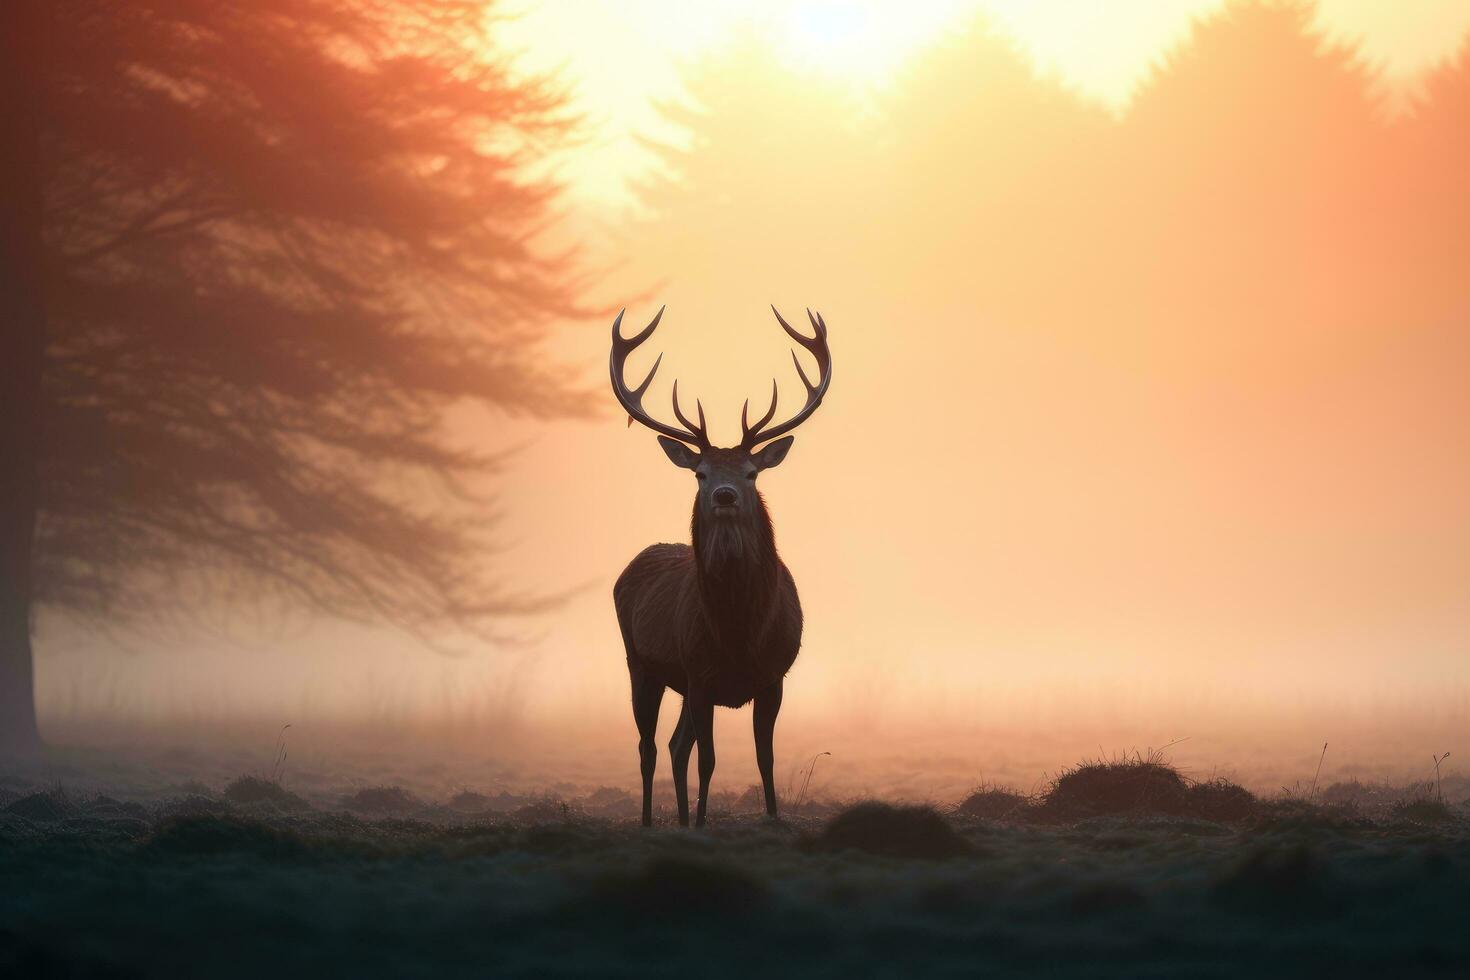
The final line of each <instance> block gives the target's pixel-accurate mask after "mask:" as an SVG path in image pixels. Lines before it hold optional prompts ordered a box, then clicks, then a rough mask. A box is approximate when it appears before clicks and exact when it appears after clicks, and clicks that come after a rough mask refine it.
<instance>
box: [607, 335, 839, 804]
mask: <svg viewBox="0 0 1470 980" xmlns="http://www.w3.org/2000/svg"><path fill="white" fill-rule="evenodd" d="M662 315H663V311H662V310H660V311H659V316H656V317H654V320H653V322H652V323H651V324H649V326H648V327H647V328H645V329H644V330H643V331H642V332H641V333H640V334H638V335H637V336H636V337H633V338H631V339H628V340H625V339H623V338H622V336H621V334H620V329H619V328H620V324H621V321H622V315H621V314H619V316H618V322H616V323H614V324H613V352H612V365H611V368H612V372H611V373H612V381H613V390H614V392H615V393H616V394H617V396H618V400H619V401H620V402H621V403H622V404H623V407H624V408H626V409H627V410H628V415H629V419H630V420H637V421H640V422H642V423H643V424H644V425H647V426H649V427H650V428H652V429H654V431H656V432H659V433H660V436H659V443H660V445H661V446H662V447H663V449H664V452H665V453H666V454H667V455H668V457H669V459H670V460H671V461H673V462H674V463H675V464H676V465H678V466H682V467H685V468H687V469H691V470H693V471H694V472H695V475H696V477H697V479H698V481H699V493H698V494H697V495H696V497H695V501H694V516H693V519H692V521H691V538H692V544H689V545H684V544H656V545H653V546H651V547H648V548H645V549H644V550H643V551H642V552H641V553H639V555H638V556H637V557H636V558H634V559H633V561H632V562H630V563H629V564H628V567H627V568H626V569H624V571H623V574H622V575H620V576H619V577H618V581H617V584H616V585H614V586H613V604H614V606H615V608H616V610H617V616H618V626H619V628H620V630H621V631H622V636H623V646H624V649H625V652H626V654H627V661H628V676H629V680H630V681H631V684H632V695H633V719H634V722H635V723H636V724H637V726H638V735H639V742H638V755H639V763H640V770H641V772H642V776H643V824H644V826H648V825H649V824H651V823H652V794H653V772H654V764H655V761H656V759H657V756H658V750H657V747H656V746H655V744H654V734H655V732H654V729H655V727H656V726H657V723H658V709H659V705H660V704H661V703H662V700H663V695H664V691H665V690H668V689H672V690H674V691H676V692H677V693H679V694H680V695H682V696H683V698H684V704H683V708H682V709H681V710H680V713H679V721H678V723H677V724H676V725H675V728H674V735H673V738H672V739H671V740H670V742H669V753H670V756H671V757H672V761H673V769H674V795H675V799H676V801H677V803H678V808H679V822H680V823H681V824H683V825H687V824H688V823H689V798H688V766H689V754H690V751H691V749H692V748H693V747H694V746H695V745H696V744H697V745H698V746H699V801H698V809H697V815H696V820H695V823H696V826H702V825H703V824H704V821H705V808H706V802H707V801H708V799H709V783H710V778H711V776H712V775H713V772H714V766H715V752H714V735H713V725H714V708H715V706H716V705H719V706H723V707H729V708H738V707H742V706H744V705H746V704H749V703H750V702H752V701H754V702H755V707H754V732H755V746H756V764H757V767H758V768H759V769H760V773H761V782H762V784H763V787H764V789H765V798H766V812H767V813H768V814H769V815H770V816H773V817H774V816H775V815H776V792H775V786H774V778H773V775H774V774H773V769H774V750H773V744H772V743H773V739H774V733H775V726H776V716H777V715H778V714H779V712H780V710H781V697H782V689H783V688H782V686H783V681H784V678H785V676H786V673H787V671H789V670H790V669H791V665H792V664H793V663H795V662H796V655H797V652H798V650H799V649H800V647H801V628H802V616H801V602H800V600H799V599H798V597H797V594H796V583H795V581H794V580H793V578H792V576H791V573H790V572H789V571H788V570H787V568H786V566H785V565H784V564H783V563H782V561H781V559H780V557H779V555H778V554H777V553H776V540H775V534H774V531H773V529H772V526H771V520H770V515H769V513H768V512H767V511H766V507H765V501H764V500H763V499H762V498H761V495H760V493H759V492H758V491H757V490H756V488H755V479H756V476H757V475H758V474H759V473H760V472H761V471H762V470H765V469H770V468H771V467H774V466H776V465H778V464H779V463H780V462H781V461H782V460H783V459H784V458H785V456H786V453H787V451H788V450H789V449H790V448H791V443H792V437H791V436H786V437H785V438H777V437H778V436H781V435H782V434H783V433H785V432H789V431H790V430H791V429H793V428H795V427H796V426H797V425H798V424H800V423H801V422H802V421H803V420H805V419H806V418H807V417H808V416H810V415H811V413H812V412H813V411H815V410H816V407H817V406H818V405H819V404H821V399H822V396H823V395H824V394H825V393H826V390H827V385H828V384H829V383H830V381H831V377H832V374H831V355H830V353H829V352H828V350H827V344H826V333H827V330H826V324H825V323H823V322H822V321H821V319H820V317H815V316H813V317H812V318H811V319H812V326H813V328H814V329H815V330H816V332H817V335H816V337H815V338H807V337H805V336H803V335H801V334H799V333H797V332H796V331H794V330H792V329H791V327H790V326H789V325H788V324H787V323H786V321H785V320H780V317H781V315H780V314H779V313H777V314H776V317H777V319H778V320H780V322H781V326H782V327H783V328H784V329H785V330H786V332H787V333H788V334H790V335H791V336H792V337H793V338H795V339H796V340H797V341H798V342H799V343H801V344H802V345H803V346H805V347H806V348H807V350H809V351H811V352H812V354H813V355H814V356H815V357H816V359H817V364H818V367H819V368H820V369H821V375H820V382H819V384H817V385H813V384H812V383H811V382H810V381H808V380H807V377H806V373H805V372H804V371H802V369H801V364H800V361H797V372H798V373H799V374H800V375H801V378H802V381H803V383H805V384H806V387H807V405H806V407H805V408H804V409H803V410H802V411H801V412H798V413H797V415H796V416H795V417H794V418H792V419H791V420H789V421H787V422H785V423H782V424H781V425H779V426H776V427H774V428H772V429H766V428H764V427H765V425H766V423H768V422H770V420H771V418H772V416H773V415H774V414H775V410H776V393H775V391H774V387H773V391H772V397H771V408H770V410H769V411H768V412H767V413H766V415H765V417H764V418H762V419H761V420H760V421H758V422H757V423H756V424H755V426H753V427H752V426H750V425H749V424H748V418H747V414H746V412H745V411H742V413H741V428H742V430H743V431H744V436H743V438H742V440H741V444H740V445H739V446H737V447H733V448H729V449H722V448H716V447H713V446H711V445H710V444H709V440H708V438H707V437H706V435H705V426H704V409H703V406H700V407H699V424H698V425H694V424H693V423H690V422H689V421H688V420H687V419H686V418H685V417H684V415H683V413H682V412H681V411H680V409H679V400H678V399H679V395H678V383H677V382H676V383H675V385H674V414H675V416H676V417H677V418H678V419H679V421H680V422H681V423H682V424H683V426H684V428H683V429H682V430H681V429H676V428H674V427H673V426H669V425H666V424H665V423H662V422H658V421H656V420H654V419H652V418H651V417H650V416H649V415H647V413H646V412H644V411H643V407H642V395H643V392H644V391H646V390H647V388H648V385H649V384H650V382H652V380H653V373H654V372H656V371H657V370H658V364H657V363H655V364H654V368H653V371H651V372H650V373H649V375H648V377H647V379H645V380H644V382H643V384H642V385H640V386H639V387H638V388H636V389H633V390H631V391H630V390H629V389H627V388H626V386H625V385H624V383H623V379H622V366H623V361H624V360H625V359H626V357H627V355H628V353H629V352H631V351H632V350H633V348H635V347H637V346H638V345H639V344H641V343H642V342H643V341H644V340H646V339H647V337H648V336H649V335H650V334H651V333H652V332H653V330H654V328H655V327H657V326H658V321H659V318H660V317H662ZM809 315H810V314H809ZM792 356H793V358H794V357H795V354H794V353H793V355H792ZM773 386H774V382H773ZM748 407H749V406H748V403H747V409H748ZM763 443H764V444H765V445H764V447H763V448H760V449H756V448H755V447H756V446H759V445H761V444H763ZM686 444H692V445H693V446H695V447H697V449H691V448H690V445H686Z"/></svg>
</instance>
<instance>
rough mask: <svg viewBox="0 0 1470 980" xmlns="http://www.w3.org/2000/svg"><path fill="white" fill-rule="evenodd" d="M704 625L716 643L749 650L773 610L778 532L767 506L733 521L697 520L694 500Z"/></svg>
mask: <svg viewBox="0 0 1470 980" xmlns="http://www.w3.org/2000/svg"><path fill="white" fill-rule="evenodd" d="M690 530H691V534H692V537H693V539H694V565H695V570H696V575H697V576H698V579H699V595H700V600H701V605H702V606H703V607H704V616H705V621H706V622H707V623H708V624H709V627H710V629H711V631H712V632H713V633H714V635H715V639H716V640H717V641H718V642H719V643H720V644H721V645H722V646H724V647H726V648H728V649H730V650H731V651H732V652H736V653H747V652H752V651H753V647H754V646H757V645H758V644H753V643H752V642H751V641H755V640H758V639H759V638H760V637H761V636H762V635H763V634H764V633H765V631H766V629H767V628H768V627H769V626H770V624H771V620H772V619H773V618H774V617H775V615H776V611H777V598H778V596H777V594H776V592H777V586H778V583H779V571H778V568H779V566H778V564H777V559H776V534H775V531H774V530H773V529H772V528H771V517H770V515H769V514H768V513H766V502H765V501H764V500H763V499H762V498H761V496H760V494H759V493H757V494H756V512H755V514H753V515H751V516H749V517H740V518H737V519H735V520H723V521H722V520H709V521H705V520H701V518H700V516H699V503H698V501H696V502H695V506H694V519H693V521H692V526H691V528H690Z"/></svg>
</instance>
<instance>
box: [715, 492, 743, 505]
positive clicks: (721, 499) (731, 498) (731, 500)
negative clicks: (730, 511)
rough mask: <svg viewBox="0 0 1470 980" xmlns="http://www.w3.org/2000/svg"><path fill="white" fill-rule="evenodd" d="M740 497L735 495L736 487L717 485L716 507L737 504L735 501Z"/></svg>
mask: <svg viewBox="0 0 1470 980" xmlns="http://www.w3.org/2000/svg"><path fill="white" fill-rule="evenodd" d="M738 499H739V498H738V497H736V496H735V488H734V487H716V488H715V506H716V507H734V506H735V501H736V500H738Z"/></svg>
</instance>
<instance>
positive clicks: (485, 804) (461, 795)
mask: <svg viewBox="0 0 1470 980" xmlns="http://www.w3.org/2000/svg"><path fill="white" fill-rule="evenodd" d="M449 809H451V810H459V811H461V812H463V813H484V812H485V811H486V810H488V809H490V797H488V796H486V795H485V794H484V793H476V792H475V791H474V790H468V789H466V790H461V791H460V792H458V793H455V794H454V796H452V797H451V798H450V800H449Z"/></svg>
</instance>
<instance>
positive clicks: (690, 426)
mask: <svg viewBox="0 0 1470 980" xmlns="http://www.w3.org/2000/svg"><path fill="white" fill-rule="evenodd" d="M625 312H627V311H626V310H623V311H620V312H619V313H618V318H617V319H616V320H614V321H613V327H612V355H611V356H610V357H609V359H608V370H609V372H610V373H611V374H612V386H613V394H614V395H617V397H618V402H619V404H621V405H622V406H623V409H624V410H625V411H627V413H628V421H629V422H630V423H631V422H634V421H637V422H642V423H643V424H644V425H646V426H648V427H649V428H650V429H652V430H653V431H654V432H657V433H659V434H660V435H665V436H668V437H669V438H671V439H677V440H679V441H680V442H685V443H689V444H690V445H693V446H696V447H698V448H699V449H700V450H701V451H703V450H705V449H708V448H709V435H708V433H707V432H706V431H705V427H704V406H703V405H701V404H699V401H698V399H696V400H695V402H694V406H695V408H696V409H698V411H699V424H698V425H695V424H694V423H693V422H690V421H689V420H688V419H687V418H685V417H684V413H683V412H681V411H680V410H679V382H678V381H675V382H674V417H675V418H677V419H678V420H679V424H680V425H682V426H683V427H684V428H683V429H677V428H675V427H674V426H672V425H668V424H666V423H664V422H660V421H658V419H655V418H654V417H653V416H651V415H649V414H648V413H647V412H646V411H644V410H643V393H644V392H645V391H647V390H648V386H649V385H650V384H652V383H653V376H654V375H655V374H657V373H658V366H659V364H661V363H663V359H664V356H663V354H659V355H658V360H656V361H654V362H653V368H652V369H651V370H650V371H649V372H648V377H646V378H644V379H643V383H642V384H641V385H639V386H638V387H636V388H634V389H633V390H632V391H629V390H628V386H627V384H625V383H624V381H623V365H624V363H626V362H627V360H628V355H629V354H631V353H633V351H635V350H637V349H638V346H639V345H640V344H642V343H643V342H644V341H645V340H647V339H648V338H649V337H650V336H651V335H652V334H653V331H654V330H655V329H656V328H657V327H658V321H659V320H661V319H663V315H664V308H663V307H662V306H660V307H659V308H658V313H657V314H656V315H655V316H654V318H653V322H652V323H650V324H649V325H648V326H646V327H644V328H643V329H642V330H640V331H639V332H638V333H637V334H636V335H634V336H632V337H629V338H627V339H624V338H623V335H622V325H623V313H625ZM787 329H790V328H789V327H788V328H787Z"/></svg>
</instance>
